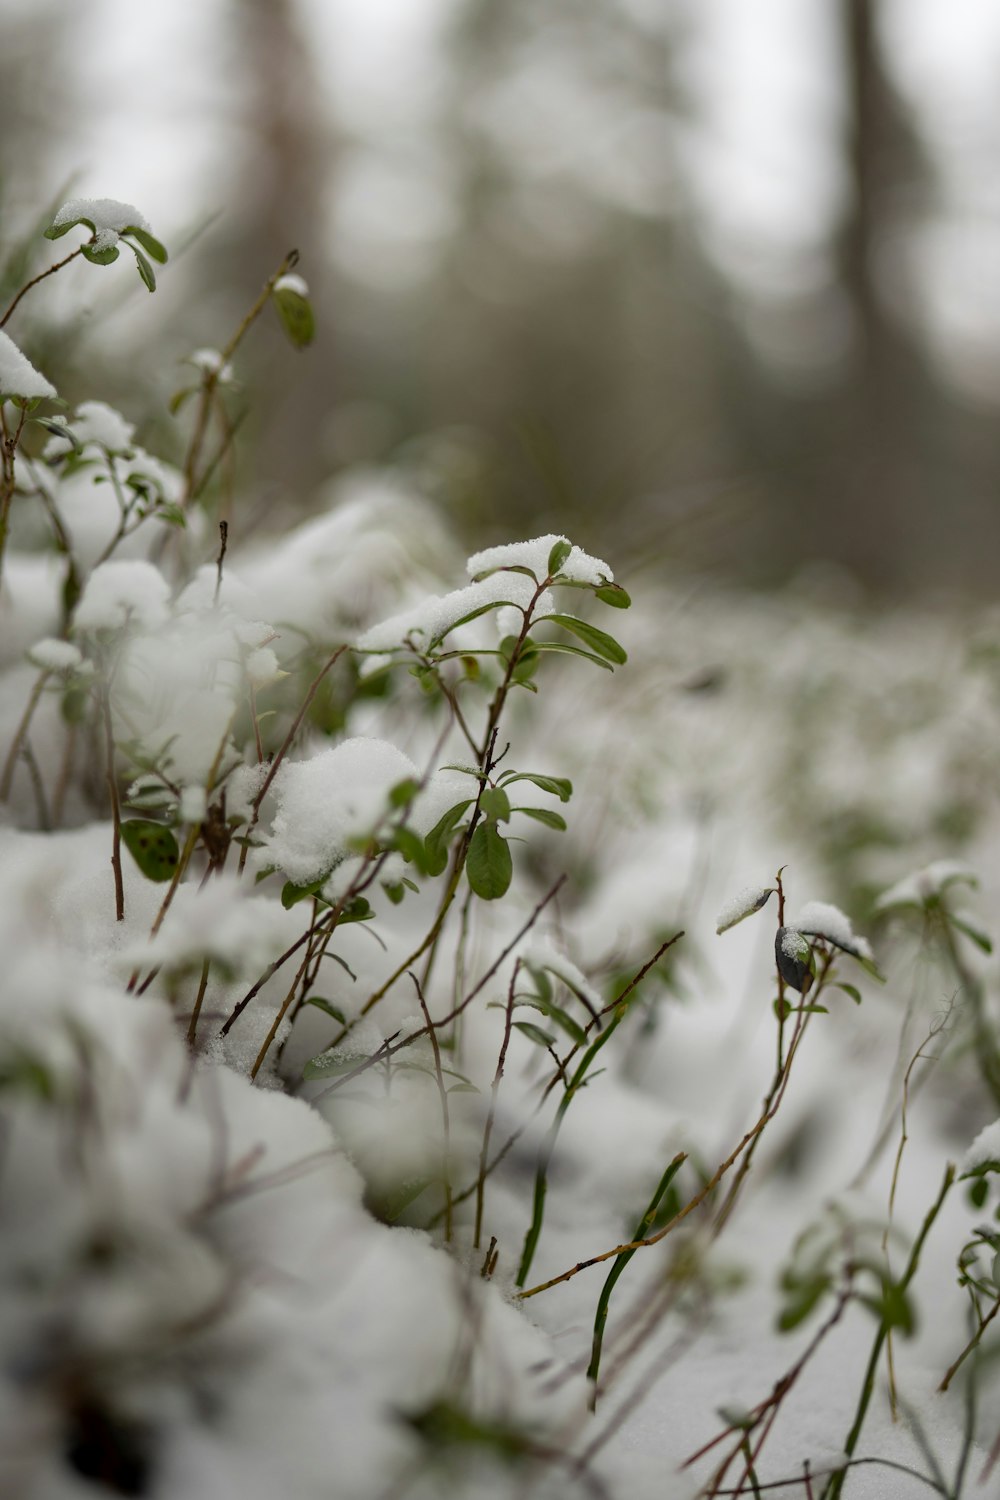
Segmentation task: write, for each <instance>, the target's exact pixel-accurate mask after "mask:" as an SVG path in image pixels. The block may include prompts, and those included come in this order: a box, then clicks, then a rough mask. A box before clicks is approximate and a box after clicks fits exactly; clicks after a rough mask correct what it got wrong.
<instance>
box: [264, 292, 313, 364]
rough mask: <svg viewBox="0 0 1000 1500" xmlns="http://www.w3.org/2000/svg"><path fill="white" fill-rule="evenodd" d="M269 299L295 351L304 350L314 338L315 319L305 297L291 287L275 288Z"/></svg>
mask: <svg viewBox="0 0 1000 1500" xmlns="http://www.w3.org/2000/svg"><path fill="white" fill-rule="evenodd" d="M271 298H272V300H273V302H274V305H275V307H276V309H277V312H278V317H279V318H280V319H281V326H282V327H283V328H284V330H285V332H286V333H287V335H288V337H289V339H290V340H291V342H292V343H293V344H294V345H295V347H296V349H304V348H305V347H306V345H307V344H311V343H312V341H313V339H314V338H315V336H316V319H315V318H314V316H313V310H312V306H311V304H310V302H309V299H308V298H307V297H303V296H302V294H301V292H296V291H293V290H292V288H291V287H275V288H274V290H273V291H272V293H271Z"/></svg>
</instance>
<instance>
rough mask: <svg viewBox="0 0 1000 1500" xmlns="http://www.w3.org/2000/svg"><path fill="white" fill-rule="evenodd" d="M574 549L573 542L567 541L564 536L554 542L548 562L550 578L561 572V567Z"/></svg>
mask: <svg viewBox="0 0 1000 1500" xmlns="http://www.w3.org/2000/svg"><path fill="white" fill-rule="evenodd" d="M572 550H573V544H572V542H567V540H566V538H565V537H562V538H561V539H560V540H559V541H558V542H555V543H554V544H553V547H552V551H551V552H550V553H549V562H548V569H549V577H550V578H554V577H555V575H556V574H557V573H558V572H559V569H560V568H561V567H562V565H563V563H564V562H565V561H566V559H567V557H569V555H570V553H571V552H572Z"/></svg>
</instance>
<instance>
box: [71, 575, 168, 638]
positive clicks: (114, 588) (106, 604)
mask: <svg viewBox="0 0 1000 1500" xmlns="http://www.w3.org/2000/svg"><path fill="white" fill-rule="evenodd" d="M169 597H170V588H169V586H168V584H167V581H166V579H165V578H164V577H163V575H162V574H161V573H160V572H159V571H158V569H156V568H154V567H153V564H152V563H148V562H126V561H122V560H119V559H113V560H111V561H110V562H106V563H101V565H100V566H99V567H97V568H95V569H94V571H93V573H91V575H90V577H89V578H88V579H87V582H86V584H85V585H84V590H83V594H82V597H81V599H80V602H79V604H78V605H77V609H76V615H75V616H74V624H75V626H76V628H77V630H83V631H97V630H122V629H124V627H125V626H126V625H129V624H133V625H142V626H145V628H146V629H147V630H156V629H158V628H159V627H160V626H161V625H163V624H165V623H166V620H167V601H168V599H169Z"/></svg>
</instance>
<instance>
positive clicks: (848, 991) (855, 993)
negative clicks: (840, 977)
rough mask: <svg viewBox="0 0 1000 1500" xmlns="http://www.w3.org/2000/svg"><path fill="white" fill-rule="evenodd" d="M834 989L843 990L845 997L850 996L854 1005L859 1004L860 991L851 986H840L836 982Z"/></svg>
mask: <svg viewBox="0 0 1000 1500" xmlns="http://www.w3.org/2000/svg"><path fill="white" fill-rule="evenodd" d="M834 989H837V990H843V992H844V994H845V995H850V997H851V999H852V1000H853V1001H854V1003H855V1005H860V1004H861V991H860V990H858V989H855V987H854V985H853V984H841V983H840V982H839V981H838V982H837V984H835V985H834Z"/></svg>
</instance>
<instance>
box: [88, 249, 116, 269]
mask: <svg viewBox="0 0 1000 1500" xmlns="http://www.w3.org/2000/svg"><path fill="white" fill-rule="evenodd" d="M81 249H82V251H83V258H84V260H89V261H90V264H91V265H92V266H110V265H112V264H113V262H114V261H116V260H117V259H118V256H119V253H120V252H119V249H118V246H117V245H105V247H104V249H103V250H98V249H96V248H95V247H94V246H93V245H82V246H81Z"/></svg>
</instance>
